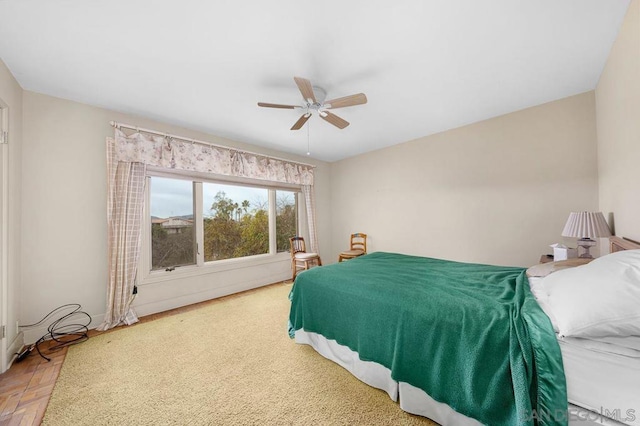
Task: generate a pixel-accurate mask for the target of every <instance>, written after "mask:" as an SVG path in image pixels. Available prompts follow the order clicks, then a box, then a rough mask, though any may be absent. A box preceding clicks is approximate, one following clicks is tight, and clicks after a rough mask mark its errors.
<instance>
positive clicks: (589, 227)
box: [562, 212, 611, 259]
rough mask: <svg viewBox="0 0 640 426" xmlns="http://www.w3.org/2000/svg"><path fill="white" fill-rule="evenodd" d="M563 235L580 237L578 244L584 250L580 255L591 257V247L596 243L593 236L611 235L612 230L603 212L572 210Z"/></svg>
mask: <svg viewBox="0 0 640 426" xmlns="http://www.w3.org/2000/svg"><path fill="white" fill-rule="evenodd" d="M562 236H563V237H573V238H578V246H579V247H582V248H583V251H584V252H583V253H582V254H581V255H580V256H579V257H581V258H586V259H591V258H593V256H591V254H590V253H589V249H590V248H591V247H592V246H594V245H595V244H596V242H595V241H594V240H593V239H592V238H600V237H610V236H611V231H610V230H609V225H607V221H606V220H604V215H603V214H602V212H571V214H570V215H569V219H567V223H566V224H565V225H564V229H563V230H562Z"/></svg>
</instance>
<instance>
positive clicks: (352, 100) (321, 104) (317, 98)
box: [258, 77, 367, 130]
mask: <svg viewBox="0 0 640 426" xmlns="http://www.w3.org/2000/svg"><path fill="white" fill-rule="evenodd" d="M293 79H294V80H295V82H296V84H297V85H298V89H300V93H302V98H303V99H304V103H303V104H302V105H282V104H270V103H266V102H258V106H261V107H266V108H282V109H300V110H302V111H303V114H302V116H301V117H300V118H299V119H298V121H296V123H295V124H294V125H293V127H292V128H291V130H299V129H300V128H302V126H304V124H305V123H306V122H307V120H308V119H309V117H311V115H312V114H314V113H316V114H318V115H319V116H320V118H322V119H323V120H325V121H328V122H329V123H331V124H333V125H334V126H336V127H337V128H339V129H344V128H345V127H347V126H348V125H349V122H348V121H346V120H344V119H342V118H340V117H338V116H337V115H335V114H333V113H332V112H330V111H328V110H329V109H336V108H344V107H349V106H353V105H362V104H366V103H367V97H366V96H365V94H364V93H358V94H356V95H350V96H345V97H343V98H337V99H332V100H330V101H325V97H326V92H325V91H324V90H323V89H322V88H320V87H315V86H312V85H311V82H310V81H309V80H307V79H306V78H302V77H293Z"/></svg>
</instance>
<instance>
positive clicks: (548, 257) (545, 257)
mask: <svg viewBox="0 0 640 426" xmlns="http://www.w3.org/2000/svg"><path fill="white" fill-rule="evenodd" d="M549 262H553V255H552V254H543V255H542V256H540V261H539V262H538V263H549Z"/></svg>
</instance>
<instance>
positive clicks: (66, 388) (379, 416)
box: [43, 284, 433, 425]
mask: <svg viewBox="0 0 640 426" xmlns="http://www.w3.org/2000/svg"><path fill="white" fill-rule="evenodd" d="M290 289H291V285H290V284H289V285H275V286H270V287H267V288H265V289H260V290H258V291H255V292H252V293H249V294H246V295H241V296H239V297H235V298H231V299H228V300H225V301H222V302H219V303H212V304H208V305H205V306H203V307H201V308H198V309H196V310H193V311H190V312H185V313H180V314H177V315H174V316H170V317H164V318H161V319H158V320H155V321H150V322H146V323H143V324H138V325H135V326H132V327H124V328H122V329H120V330H117V331H114V332H112V333H106V334H103V335H100V336H96V337H94V338H91V339H90V340H89V341H87V342H85V343H82V344H80V345H77V346H73V347H71V348H70V349H69V353H68V354H67V357H66V360H65V362H64V365H63V367H62V371H61V373H60V377H59V378H58V381H57V383H56V385H55V388H54V391H53V394H52V396H51V400H50V402H49V406H48V408H47V411H46V414H45V418H44V422H43V424H45V425H176V424H189V425H212V424H292V425H295V424H298V425H310V424H326V425H334V424H345V425H347V424H366V425H373V424H399V425H410V424H433V423H431V422H429V421H428V420H426V419H424V418H421V417H418V416H412V415H410V414H407V413H405V412H403V411H402V410H400V408H399V406H398V404H396V403H394V402H393V401H391V400H390V399H389V397H388V396H387V394H386V393H384V392H383V391H380V390H378V389H374V388H371V387H369V386H367V385H365V384H364V383H362V382H360V381H359V380H358V379H356V378H354V377H353V376H352V375H351V374H350V373H348V372H347V371H346V370H344V369H343V368H342V367H340V366H338V365H337V364H335V363H333V362H331V361H328V360H327V359H325V358H323V357H322V356H321V355H319V354H317V353H316V352H315V351H314V350H313V349H311V348H310V347H308V346H306V345H298V344H296V343H295V342H294V341H293V340H291V339H289V337H288V335H287V326H286V325H287V318H288V312H289V300H288V299H287V295H288V293H289V291H290Z"/></svg>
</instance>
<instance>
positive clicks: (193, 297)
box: [133, 271, 291, 317]
mask: <svg viewBox="0 0 640 426" xmlns="http://www.w3.org/2000/svg"><path fill="white" fill-rule="evenodd" d="M288 279H291V272H289V271H287V272H286V273H282V274H275V275H272V276H270V277H269V278H268V279H265V278H262V279H259V280H253V281H245V282H242V283H238V284H233V285H230V286H226V287H218V288H213V289H208V290H205V291H201V292H198V293H191V294H186V295H184V296H178V297H175V298H172V299H166V300H160V301H154V302H149V303H145V304H141V305H136V304H135V303H134V304H133V309H134V310H135V311H136V314H137V315H138V316H139V317H143V316H146V315H151V314H157V313H158V312H164V311H169V310H171V309H176V308H181V307H183V306H187V305H193V304H194V303H200V302H204V301H207V300H211V299H217V298H218V297H222V296H228V295H230V294H234V293H240V292H241V291H246V290H251V289H254V288H259V287H264V286H267V285H271V284H273V283H277V282H281V281H285V280H288Z"/></svg>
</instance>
